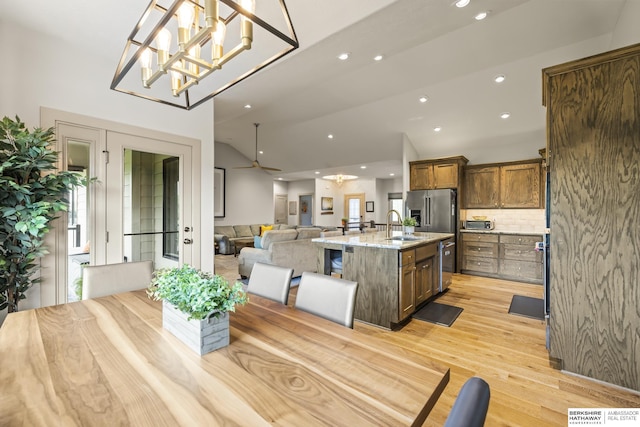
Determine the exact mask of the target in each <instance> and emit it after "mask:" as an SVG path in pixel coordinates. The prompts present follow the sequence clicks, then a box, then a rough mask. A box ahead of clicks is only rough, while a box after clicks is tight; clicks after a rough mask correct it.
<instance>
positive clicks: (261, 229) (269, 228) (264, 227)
mask: <svg viewBox="0 0 640 427" xmlns="http://www.w3.org/2000/svg"><path fill="white" fill-rule="evenodd" d="M269 230H273V225H261V226H260V236H262V235H264V233H265V231H269Z"/></svg>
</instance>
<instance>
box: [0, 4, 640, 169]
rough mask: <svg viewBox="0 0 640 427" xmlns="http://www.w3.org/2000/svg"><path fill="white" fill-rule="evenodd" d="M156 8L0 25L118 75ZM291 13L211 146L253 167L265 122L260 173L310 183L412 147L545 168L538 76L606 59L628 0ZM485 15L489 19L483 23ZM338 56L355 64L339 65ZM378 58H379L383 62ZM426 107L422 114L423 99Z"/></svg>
mask: <svg viewBox="0 0 640 427" xmlns="http://www.w3.org/2000/svg"><path fill="white" fill-rule="evenodd" d="M260 1H266V0H257V2H258V3H259V2H260ZM269 1H272V0H269ZM628 1H635V0H628ZM147 3H148V1H147V0H94V1H91V2H87V1H82V0H65V1H62V2H51V1H45V0H32V1H19V2H18V1H8V0H2V14H3V19H9V20H15V21H18V22H20V23H21V24H22V25H25V26H28V27H33V28H37V29H38V30H39V31H41V32H44V33H48V34H51V35H53V36H55V37H58V38H61V39H62V40H64V41H65V42H68V43H73V44H81V45H85V46H87V47H91V48H95V47H96V46H98V47H99V52H100V53H101V54H102V55H103V56H105V57H106V58H109V59H110V60H112V61H113V64H114V70H115V66H116V64H117V61H118V59H119V56H120V54H121V53H122V49H123V45H124V41H125V40H126V37H127V36H128V35H129V33H130V32H131V29H132V28H133V26H134V24H135V22H136V21H137V20H138V18H139V16H140V15H141V13H142V11H143V10H144V8H145V7H146V5H147ZM286 4H287V7H288V9H289V12H290V15H291V19H292V21H293V25H294V28H295V31H296V33H297V35H298V38H299V40H300V49H298V50H297V51H295V52H294V53H293V54H291V55H289V56H287V57H286V58H285V59H283V60H281V61H280V62H278V63H276V64H273V65H271V66H270V67H269V68H267V69H265V70H263V71H261V72H259V73H258V74H256V75H254V76H252V77H250V78H249V79H247V80H245V81H243V82H242V83H240V84H238V85H236V86H234V87H233V88H231V89H229V90H227V91H226V92H224V93H222V94H221V95H219V96H218V97H216V98H215V117H214V120H215V139H216V141H218V142H222V143H227V144H229V145H231V146H233V147H234V148H236V149H237V150H238V151H240V152H241V153H243V154H244V155H245V156H246V157H247V159H248V160H247V164H249V163H250V160H252V159H253V157H254V144H255V129H254V126H253V123H254V122H259V123H261V126H260V128H259V148H260V149H261V150H263V151H264V154H261V155H259V157H258V159H259V161H260V163H261V164H263V165H265V166H272V167H277V168H280V169H282V170H283V172H282V173H275V174H274V175H273V176H274V177H283V178H284V179H303V178H314V177H316V176H317V175H315V174H314V172H315V171H318V172H321V174H329V173H350V174H355V175H359V176H376V177H388V176H389V174H390V173H396V174H401V173H402V165H401V163H402V162H401V160H402V141H403V138H405V137H406V138H407V139H408V140H409V141H411V143H412V144H413V146H414V147H415V149H416V151H417V153H418V155H419V156H420V157H421V158H429V157H441V156H448V155H465V156H467V157H468V158H469V160H470V162H471V163H482V162H489V161H508V160H515V159H523V158H532V157H535V156H537V151H538V149H540V148H542V147H544V145H545V130H544V129H545V112H544V109H543V107H542V105H541V90H542V89H541V80H542V79H541V69H542V68H544V67H547V66H552V65H555V64H558V63H562V62H566V61H569V60H573V59H578V58H581V57H585V56H589V55H593V54H596V53H599V52H603V51H606V50H609V49H610V48H611V38H612V33H613V31H614V30H615V28H616V24H617V23H618V20H619V18H620V14H621V11H622V10H623V7H624V4H625V1H624V0H471V3H470V5H469V6H467V7H465V8H462V9H460V8H456V7H455V6H453V5H452V0H396V1H394V0H349V1H344V0H323V1H309V0H286ZM485 10H488V11H490V13H489V15H488V17H487V18H486V19H485V20H482V21H476V20H475V19H474V16H475V15H476V14H477V13H478V12H480V11H485ZM61 23H64V25H61ZM639 41H640V40H639ZM342 52H349V53H350V59H349V60H347V61H340V60H338V59H337V56H338V54H340V53H342ZM376 54H381V55H383V56H384V58H383V60H382V61H374V60H373V56H374V55H376ZM497 74H504V75H506V80H505V82H504V83H502V84H499V85H498V84H496V83H495V82H494V81H493V77H494V76H495V75H497ZM104 84H105V85H106V86H108V85H109V84H110V82H104ZM423 95H426V96H427V97H428V98H429V100H428V101H427V102H426V103H420V102H419V101H418V98H419V97H420V96H423ZM123 96H125V95H123ZM246 104H251V105H252V108H251V109H245V108H244V106H245V105H246ZM503 112H509V113H510V114H511V116H510V117H509V119H506V120H505V119H501V118H500V114H501V113H503ZM436 126H441V127H442V130H441V131H440V132H434V130H433V129H434V127H436ZM328 134H333V135H334V138H333V139H329V138H327V135H328ZM361 165H367V166H368V167H367V169H366V170H363V169H360V166H361ZM229 166H230V167H233V166H245V165H229Z"/></svg>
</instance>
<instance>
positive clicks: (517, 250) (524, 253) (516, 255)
mask: <svg viewBox="0 0 640 427" xmlns="http://www.w3.org/2000/svg"><path fill="white" fill-rule="evenodd" d="M500 258H501V259H513V260H518V261H529V262H540V263H541V262H542V252H538V251H536V250H534V249H533V246H528V245H526V246H525V245H508V244H501V245H500Z"/></svg>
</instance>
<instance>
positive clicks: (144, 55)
mask: <svg viewBox="0 0 640 427" xmlns="http://www.w3.org/2000/svg"><path fill="white" fill-rule="evenodd" d="M140 69H141V70H142V85H143V86H144V87H146V88H149V84H148V81H149V79H150V78H151V50H150V49H149V48H146V49H144V50H143V51H142V52H141V54H140Z"/></svg>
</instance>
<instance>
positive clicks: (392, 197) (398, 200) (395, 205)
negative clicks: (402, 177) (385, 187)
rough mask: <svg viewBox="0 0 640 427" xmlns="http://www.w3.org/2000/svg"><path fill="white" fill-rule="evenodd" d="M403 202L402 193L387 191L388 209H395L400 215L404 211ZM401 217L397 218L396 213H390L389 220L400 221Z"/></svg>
mask: <svg viewBox="0 0 640 427" xmlns="http://www.w3.org/2000/svg"><path fill="white" fill-rule="evenodd" d="M403 205H404V204H403V202H402V193H389V210H391V209H395V210H396V211H398V212H399V213H400V214H401V215H402V214H403V213H404V212H403V211H404V206H403ZM401 219H402V218H398V215H396V214H395V213H392V214H391V221H392V222H398V221H400V220H401Z"/></svg>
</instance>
